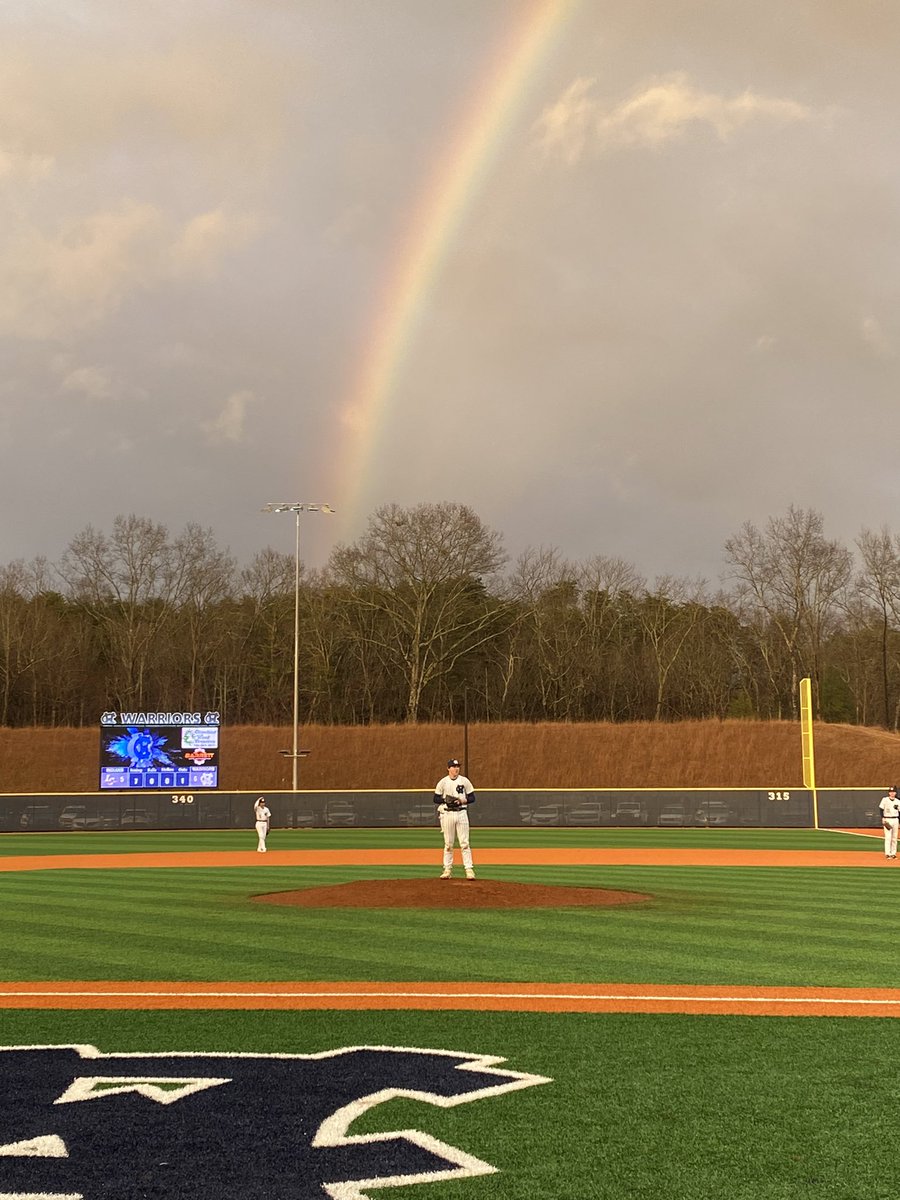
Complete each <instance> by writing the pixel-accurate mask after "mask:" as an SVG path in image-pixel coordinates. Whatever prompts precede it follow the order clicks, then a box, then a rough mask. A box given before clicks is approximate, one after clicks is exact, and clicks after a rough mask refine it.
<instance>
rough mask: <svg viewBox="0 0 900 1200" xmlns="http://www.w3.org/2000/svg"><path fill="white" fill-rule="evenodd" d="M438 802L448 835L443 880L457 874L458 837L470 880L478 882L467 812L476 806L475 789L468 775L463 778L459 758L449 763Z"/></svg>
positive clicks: (437, 791) (439, 787)
mask: <svg viewBox="0 0 900 1200" xmlns="http://www.w3.org/2000/svg"><path fill="white" fill-rule="evenodd" d="M434 802H435V804H436V805H437V810H438V813H439V814H440V819H441V831H442V833H443V835H444V870H443V872H442V873H441V879H449V878H450V876H451V874H452V872H453V843H454V841H456V839H457V838H458V839H459V848H460V850H461V851H462V861H463V867H464V868H465V871H466V879H474V878H475V869H474V867H473V866H472V848H471V847H470V845H469V814H468V812H467V811H466V810H467V809H468V807H469V805H470V804H474V803H475V789H474V788H473V787H472V784H471V782H470V781H469V780H468V779H466V777H465V775H460V773H459V762H458V761H457V760H456V759H455V758H451V759H450V761H449V762H448V763H447V774H446V775H445V776H444V778H443V779H442V780H440V782H439V783H438V784H437V786H436V787H435V789H434Z"/></svg>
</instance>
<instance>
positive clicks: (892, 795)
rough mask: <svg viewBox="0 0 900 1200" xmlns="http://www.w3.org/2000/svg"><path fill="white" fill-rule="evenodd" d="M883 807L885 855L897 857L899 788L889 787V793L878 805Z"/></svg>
mask: <svg viewBox="0 0 900 1200" xmlns="http://www.w3.org/2000/svg"><path fill="white" fill-rule="evenodd" d="M878 807H879V808H880V809H881V825H882V828H883V829H884V857H885V858H896V857H897V828H898V826H900V800H898V799H897V789H896V788H895V787H890V788H888V794H887V795H886V796H884V797H883V798H882V801H881V803H880V804H879V805H878Z"/></svg>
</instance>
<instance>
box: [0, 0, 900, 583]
mask: <svg viewBox="0 0 900 1200" xmlns="http://www.w3.org/2000/svg"><path fill="white" fill-rule="evenodd" d="M529 38H531V39H532V40H531V41H529ZM535 39H536V40H535ZM0 55H2V69H0V197H2V199H0V270H2V286H0V362H2V371H0V439H2V440H0V445H2V470H0V502H2V506H3V512H4V515H5V519H4V521H3V524H2V532H0V563H7V562H9V561H11V560H12V559H15V558H20V557H21V558H25V559H26V560H27V559H31V558H33V557H35V556H38V555H44V556H46V557H48V558H49V559H51V561H56V560H57V559H58V558H59V557H60V555H61V554H62V552H63V550H64V549H65V547H66V545H67V544H68V542H69V541H70V540H71V539H72V538H73V537H74V535H75V534H76V533H78V532H79V531H80V530H81V529H83V528H84V527H85V526H86V525H88V524H92V525H94V527H95V528H98V529H109V528H110V527H111V524H112V520H113V518H114V516H115V515H116V514H119V513H122V514H127V513H135V514H137V515H138V516H142V517H149V518H152V519H154V520H156V521H160V522H162V523H163V524H165V525H167V526H168V527H169V528H170V529H171V530H172V531H173V533H175V532H177V531H179V530H180V529H181V528H183V526H184V524H185V523H187V522H188V521H194V522H197V523H199V524H201V525H203V526H210V527H211V528H212V530H213V532H214V534H215V537H216V539H217V541H218V542H219V544H220V545H223V546H229V547H230V548H231V550H232V552H233V553H234V554H235V555H236V557H237V558H238V560H239V561H240V562H241V563H242V564H244V563H247V562H249V561H250V559H251V558H252V556H253V555H254V554H255V553H256V552H257V551H258V550H260V549H262V548H263V547H265V546H267V545H272V546H274V547H276V548H278V549H282V550H284V551H286V552H292V551H293V535H294V530H293V526H292V522H291V519H290V518H289V517H282V516H277V517H276V516H265V515H262V514H261V513H260V512H259V509H260V508H261V507H262V505H263V504H265V503H266V502H267V501H270V500H287V501H298V500H299V501H312V502H315V501H325V502H328V503H330V504H332V505H333V507H334V508H335V509H336V510H337V512H338V515H337V516H336V517H334V518H327V517H320V516H315V515H310V516H308V517H305V518H304V519H303V550H304V559H305V560H306V561H308V562H310V563H311V564H313V565H321V563H323V562H324V561H325V559H326V558H327V555H328V552H329V550H330V548H331V546H332V545H333V544H335V543H336V542H338V541H343V542H349V541H353V540H355V538H357V537H358V536H359V535H360V534H361V533H362V532H363V531H364V529H365V525H366V521H367V518H368V516H369V514H370V513H371V512H372V511H373V509H374V508H375V507H376V506H377V505H380V504H383V503H386V502H392V501H394V502H397V503H399V504H401V505H414V504H416V503H419V502H421V501H443V500H454V501H463V502H465V503H467V504H469V505H470V506H471V507H472V508H474V509H475V511H476V512H477V513H478V514H479V515H480V516H481V517H482V519H483V520H484V521H485V522H486V523H487V524H488V525H489V526H490V527H492V528H493V529H496V530H499V531H500V532H501V533H502V534H503V535H504V539H505V543H506V547H507V550H508V551H509V553H510V554H511V555H512V556H513V557H515V556H516V555H517V554H518V553H520V552H521V551H522V550H523V549H524V548H525V547H526V546H528V545H540V544H542V545H545V546H555V547H557V548H558V549H559V550H560V551H561V552H562V553H563V554H564V555H566V556H568V557H570V558H573V559H581V558H587V557H590V556H592V555H595V554H605V555H615V556H620V557H623V558H625V559H628V560H629V561H631V562H632V563H634V564H635V565H636V566H637V567H638V568H639V570H641V571H642V572H643V573H644V574H645V575H647V576H648V577H651V578H652V577H653V576H654V575H657V574H664V573H672V574H676V575H685V576H698V575H699V576H705V577H706V578H707V579H709V580H710V581H714V580H716V579H717V578H718V576H719V574H720V573H721V571H722V570H723V567H724V562H723V556H722V546H723V543H724V541H725V539H726V538H727V537H729V536H730V535H731V534H733V533H735V532H736V531H737V530H738V529H739V528H740V526H741V525H742V523H743V522H745V521H748V520H749V521H753V522H754V523H756V524H758V525H762V524H764V523H765V521H766V519H767V518H768V517H770V516H777V515H781V514H782V513H783V512H784V511H785V510H786V509H787V507H788V506H789V505H791V504H794V505H796V506H799V507H810V508H815V509H818V510H820V511H821V512H822V513H823V515H824V517H825V529H826V533H827V534H828V535H829V536H831V537H836V538H840V539H841V540H843V541H845V542H846V543H847V544H848V545H851V544H852V542H853V539H854V538H855V537H856V536H857V534H858V533H859V531H860V529H861V528H862V527H869V528H874V529H877V528H880V527H881V526H882V525H887V526H888V527H889V528H891V530H892V531H900V510H898V504H897V495H898V483H897V479H898V475H900V465H898V459H900V386H898V384H900V357H898V353H900V304H898V290H900V263H898V257H900V152H898V132H897V131H898V129H900V69H898V67H900V5H898V4H890V3H886V2H884V0H791V2H790V3H788V4H785V3H784V0H756V2H755V3H753V4H749V3H747V2H746V0H741V2H739V3H738V2H731V0H41V2H40V3H35V0H5V2H4V3H3V5H2V6H0ZM416 263H418V268H417V269H418V275H416V267H415V264H416ZM404 272H406V273H405V274H404ZM367 380H368V382H367Z"/></svg>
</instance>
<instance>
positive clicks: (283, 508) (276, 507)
mask: <svg viewBox="0 0 900 1200" xmlns="http://www.w3.org/2000/svg"><path fill="white" fill-rule="evenodd" d="M262 511H263V512H274V513H282V512H292V513H293V514H294V516H295V517H296V526H297V529H296V538H295V543H294V748H293V750H292V752H291V753H290V755H287V754H286V755H285V757H286V758H290V760H291V763H292V771H291V788H292V790H293V791H295V792H296V790H297V763H298V761H299V760H300V759H301V758H305V757H306V755H307V754H308V753H309V751H308V750H304V751H303V752H302V753H301V751H300V750H299V749H298V739H299V734H300V514H301V513H304V512H323V513H333V512H334V509H333V508H332V507H331V505H330V504H305V503H303V504H301V503H295V504H288V503H282V504H274V503H271V502H270V503H269V504H267V505H266V506H265V507H264V508H263V510H262Z"/></svg>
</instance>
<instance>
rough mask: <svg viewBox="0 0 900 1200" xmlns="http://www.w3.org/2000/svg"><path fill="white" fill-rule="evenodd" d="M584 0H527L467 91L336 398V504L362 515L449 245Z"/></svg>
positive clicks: (349, 517) (350, 517)
mask: <svg viewBox="0 0 900 1200" xmlns="http://www.w3.org/2000/svg"><path fill="white" fill-rule="evenodd" d="M579 4H580V0H531V2H530V3H528V4H523V5H522V15H521V17H520V18H519V19H518V21H517V22H516V25H515V26H514V27H513V28H512V29H511V30H508V31H507V34H506V36H505V38H504V41H503V44H502V45H501V47H500V50H499V52H498V53H496V54H495V55H493V56H492V58H491V59H490V63H489V67H488V70H487V71H486V72H485V73H484V74H483V77H482V79H481V80H480V81H479V84H478V86H477V87H476V88H475V90H474V93H473V94H472V96H471V97H470V99H469V103H468V104H467V106H466V110H465V113H464V115H463V119H462V120H461V121H460V122H459V125H458V132H457V134H456V136H455V137H454V139H453V141H452V144H451V145H450V147H449V148H446V149H443V150H442V152H441V155H440V159H439V161H438V162H437V163H436V165H435V169H434V171H433V172H432V174H431V175H430V176H429V178H428V179H427V180H426V184H425V186H424V187H423V188H422V190H421V192H420V194H419V197H418V199H417V201H416V203H415V205H414V208H413V211H412V214H411V219H410V220H409V221H408V222H407V228H408V229H409V230H410V231H411V232H410V233H409V235H408V236H407V238H406V240H405V242H404V243H403V244H401V245H400V246H399V247H398V249H397V252H396V254H395V255H393V256H392V268H391V270H390V272H389V274H388V276H387V279H386V281H385V283H384V285H383V287H382V288H381V290H380V293H379V296H378V299H377V302H376V305H375V319H374V321H373V323H372V325H371V328H370V330H369V332H368V335H367V337H366V343H365V347H364V350H363V353H362V354H361V356H360V365H359V369H358V371H357V372H356V374H355V377H354V378H353V380H352V383H351V386H350V388H349V390H348V394H347V396H346V397H345V399H344V400H343V402H342V404H341V406H340V415H339V419H340V426H341V428H340V434H339V437H340V443H341V452H340V453H339V454H338V455H337V456H336V461H337V462H338V463H339V466H338V469H337V471H336V473H335V476H334V478H335V488H334V495H335V497H336V498H335V501H334V504H335V508H336V509H337V510H338V512H339V513H340V514H341V517H342V520H341V525H342V526H343V527H344V528H346V527H347V523H348V522H352V523H354V524H355V523H356V522H358V521H359V520H360V519H361V517H362V516H363V515H364V514H362V513H361V512H360V511H359V509H360V505H361V502H362V499H363V493H364V491H365V489H366V486H367V484H368V480H369V478H370V473H371V470H372V465H373V463H374V462H376V461H377V457H378V455H377V451H378V441H379V436H380V434H381V431H382V429H383V428H384V425H385V416H386V413H387V412H388V410H389V405H390V402H391V399H392V396H393V395H394V392H395V386H396V383H397V381H398V379H399V377H400V375H401V372H402V370H403V367H404V364H405V362H406V360H407V357H408V354H409V350H410V347H411V345H412V343H413V341H414V338H415V335H416V331H417V329H418V327H419V323H420V319H421V316H422V314H423V312H424V311H425V307H426V303H427V300H428V297H429V295H430V293H431V291H432V289H433V288H434V285H435V282H436V280H437V278H438V275H439V273H440V270H441V267H442V265H443V263H444V261H445V259H446V256H447V252H448V250H449V249H450V247H451V246H452V244H453V241H454V238H455V236H456V234H457V233H458V231H459V229H460V226H461V225H462V223H463V221H464V219H465V216H466V214H467V212H468V210H469V208H470V207H471V204H472V202H473V200H474V198H475V197H476V196H477V195H478V193H479V191H480V188H481V185H482V184H483V182H484V180H485V178H486V177H487V175H488V173H489V171H490V168H491V167H492V165H493V163H494V160H495V158H496V155H497V153H498V151H499V149H500V147H501V146H502V141H503V135H504V134H505V133H506V131H507V129H508V128H509V126H510V125H511V124H512V122H513V121H514V119H515V118H516V116H517V114H518V112H519V111H520V109H521V108H522V107H523V105H524V103H525V102H526V100H527V99H528V95H529V83H530V81H531V79H532V76H533V75H534V74H535V71H536V68H537V67H538V65H539V64H540V62H541V61H542V60H543V59H544V58H545V57H546V56H547V55H548V54H549V53H550V51H551V50H552V49H553V47H554V46H555V45H556V44H557V42H558V40H559V36H560V34H561V32H562V30H563V28H564V26H565V24H566V22H567V21H568V20H569V19H570V18H571V16H572V14H573V13H574V11H575V8H576V7H577V6H578V5H579Z"/></svg>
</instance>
